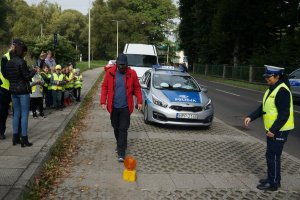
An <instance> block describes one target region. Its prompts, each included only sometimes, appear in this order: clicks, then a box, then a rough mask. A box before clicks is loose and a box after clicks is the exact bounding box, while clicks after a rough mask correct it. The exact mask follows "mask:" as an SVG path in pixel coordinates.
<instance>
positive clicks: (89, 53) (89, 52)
mask: <svg viewBox="0 0 300 200" xmlns="http://www.w3.org/2000/svg"><path fill="white" fill-rule="evenodd" d="M88 59H89V61H88V63H89V64H88V66H89V69H91V1H90V0H89V50H88Z"/></svg>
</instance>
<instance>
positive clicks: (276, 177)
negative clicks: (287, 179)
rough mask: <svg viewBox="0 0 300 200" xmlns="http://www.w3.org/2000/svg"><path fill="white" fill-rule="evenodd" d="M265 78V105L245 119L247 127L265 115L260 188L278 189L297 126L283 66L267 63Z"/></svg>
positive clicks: (263, 103)
mask: <svg viewBox="0 0 300 200" xmlns="http://www.w3.org/2000/svg"><path fill="white" fill-rule="evenodd" d="M264 77H265V79H266V81H267V84H268V85H269V86H270V87H269V89H268V90H267V91H266V92H265V94H264V97H263V101H262V105H261V106H260V107H259V108H258V109H257V110H255V111H254V112H252V113H251V114H250V115H248V116H247V117H246V118H245V119H244V123H245V126H248V125H249V123H250V122H251V121H253V120H255V119H257V118H258V117H263V122H264V126H265V134H266V137H267V151H266V159H267V167H268V175H267V178H266V179H261V180H259V183H260V184H259V185H257V189H259V190H269V191H276V190H277V189H278V187H280V186H281V185H280V180H281V176H280V167H281V166H280V158H281V153H282V149H283V145H284V143H285V142H286V141H287V137H288V134H289V132H290V130H292V129H294V113H293V99H292V94H291V91H290V85H289V81H288V78H287V76H286V75H285V74H284V68H279V67H274V66H269V65H265V74H264Z"/></svg>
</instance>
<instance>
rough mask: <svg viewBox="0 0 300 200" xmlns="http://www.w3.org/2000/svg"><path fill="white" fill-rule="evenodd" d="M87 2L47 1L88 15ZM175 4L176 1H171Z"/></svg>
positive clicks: (27, 0)
mask: <svg viewBox="0 0 300 200" xmlns="http://www.w3.org/2000/svg"><path fill="white" fill-rule="evenodd" d="M25 1H26V2H27V4H28V5H32V4H38V3H39V2H41V0H25ZM89 1H91V2H92V1H93V0H48V2H50V3H57V4H58V5H59V6H61V8H62V9H63V10H65V9H74V10H78V11H80V12H81V13H82V14H84V15H86V14H88V8H89ZM172 1H173V2H176V1H177V0H172Z"/></svg>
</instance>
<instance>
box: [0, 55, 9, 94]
mask: <svg viewBox="0 0 300 200" xmlns="http://www.w3.org/2000/svg"><path fill="white" fill-rule="evenodd" d="M4 56H5V57H6V58H7V60H8V61H9V60H10V55H9V52H7V53H6V54H4ZM5 67H6V66H5ZM0 79H1V81H2V85H1V87H2V88H4V89H6V90H9V81H8V80H7V79H6V78H4V76H3V75H2V73H1V70H0Z"/></svg>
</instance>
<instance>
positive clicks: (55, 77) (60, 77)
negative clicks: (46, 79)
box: [52, 73, 64, 90]
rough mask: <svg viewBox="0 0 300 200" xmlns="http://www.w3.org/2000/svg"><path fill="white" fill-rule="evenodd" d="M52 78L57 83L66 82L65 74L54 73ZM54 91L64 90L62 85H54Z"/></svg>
mask: <svg viewBox="0 0 300 200" xmlns="http://www.w3.org/2000/svg"><path fill="white" fill-rule="evenodd" d="M52 76H53V80H54V82H57V81H59V82H62V81H63V80H64V75H63V74H60V75H58V74H56V73H53V74H52ZM52 90H62V85H52Z"/></svg>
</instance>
